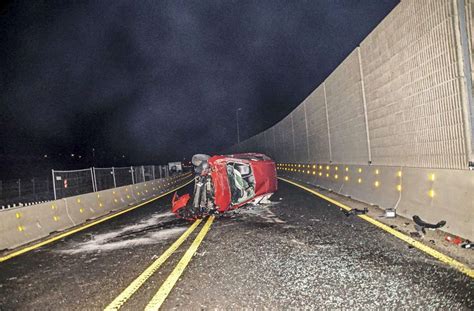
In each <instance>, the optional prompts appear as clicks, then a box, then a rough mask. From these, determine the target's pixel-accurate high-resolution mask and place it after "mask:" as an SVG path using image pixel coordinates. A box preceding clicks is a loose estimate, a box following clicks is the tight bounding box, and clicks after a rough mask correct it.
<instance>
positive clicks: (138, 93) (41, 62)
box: [0, 0, 398, 167]
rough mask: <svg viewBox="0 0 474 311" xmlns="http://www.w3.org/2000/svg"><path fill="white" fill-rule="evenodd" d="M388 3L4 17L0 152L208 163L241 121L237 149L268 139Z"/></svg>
mask: <svg viewBox="0 0 474 311" xmlns="http://www.w3.org/2000/svg"><path fill="white" fill-rule="evenodd" d="M397 2H398V1H395V0H390V1H389V0H387V1H380V0H370V1H369V0H368V1H362V0H360V1H355V0H345V1H343V0H332V1H270V0H268V1H263V0H261V1H176V0H174V1H120V0H114V1H70V2H66V1H39V0H38V1H15V2H12V3H9V4H7V5H6V6H4V7H2V8H1V9H0V14H1V15H0V83H1V84H0V101H1V107H0V115H1V116H0V121H1V126H2V133H1V134H0V139H1V147H0V148H1V150H0V152H1V153H2V155H3V156H8V157H9V158H12V156H11V155H14V154H18V155H29V156H39V157H41V156H42V154H51V155H58V154H60V153H61V154H69V153H71V152H75V153H84V154H85V155H88V154H90V150H92V148H96V149H97V150H98V154H99V155H101V156H100V157H99V161H100V163H96V164H98V165H117V164H120V163H117V161H119V162H120V161H125V162H127V163H160V162H165V161H168V160H172V159H177V158H179V157H183V156H186V157H189V156H190V155H192V154H193V153H195V152H208V153H212V152H216V151H218V150H221V149H222V148H224V147H227V146H229V145H231V144H233V143H234V142H235V140H236V127H235V109H236V108H237V107H242V108H243V110H242V111H241V113H240V116H241V134H242V137H243V138H246V137H249V136H251V135H254V134H255V133H257V132H259V131H261V130H264V129H266V128H268V127H269V126H271V125H272V124H274V123H275V122H277V121H278V120H280V119H281V118H283V117H284V116H285V115H286V114H287V113H288V112H290V111H291V110H292V109H294V107H295V106H296V105H297V104H298V103H299V102H301V101H302V100H303V99H304V98H305V97H306V96H307V95H308V94H309V93H310V92H311V91H312V90H313V89H314V88H315V87H316V86H317V85H319V84H320V83H321V82H322V81H323V80H324V79H325V78H326V77H327V75H328V74H329V73H330V72H331V71H332V70H333V69H334V68H335V67H336V66H337V65H338V64H339V63H340V62H341V61H342V60H343V59H344V58H345V57H346V56H347V55H348V53H349V52H350V51H351V50H353V49H354V48H355V47H356V46H357V45H358V43H359V42H360V41H361V40H362V39H363V38H364V37H365V36H366V35H367V34H368V33H369V32H370V30H371V29H373V27H375V25H377V24H378V22H380V20H381V19H382V18H383V17H384V16H385V15H386V14H388V12H389V11H390V10H391V9H392V8H393V7H394V6H395V5H396V3H397ZM122 155H126V158H125V160H123V158H122V157H121V156H122ZM84 159H86V160H87V161H89V160H90V157H86V156H85V157H84ZM118 159H119V160H118ZM14 164H15V163H12V164H11V165H9V167H12V166H13V167H14V166H15V165H14ZM54 164H55V165H62V166H70V165H72V164H71V163H69V162H65V161H62V160H61V158H60V157H59V156H58V157H57V161H56V162H55V163H54ZM76 164H77V165H82V166H84V165H86V164H89V163H76Z"/></svg>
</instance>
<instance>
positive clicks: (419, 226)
mask: <svg viewBox="0 0 474 311" xmlns="http://www.w3.org/2000/svg"><path fill="white" fill-rule="evenodd" d="M413 221H414V222H415V229H416V230H417V231H421V232H423V234H426V230H425V229H438V228H441V227H443V226H444V225H445V224H446V221H445V220H441V221H439V222H438V223H437V224H430V223H427V222H425V221H423V220H422V219H421V218H420V216H418V215H415V216H413Z"/></svg>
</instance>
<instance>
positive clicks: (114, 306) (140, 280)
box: [105, 216, 214, 311]
mask: <svg viewBox="0 0 474 311" xmlns="http://www.w3.org/2000/svg"><path fill="white" fill-rule="evenodd" d="M213 221H214V216H210V217H209V218H208V219H207V221H206V223H205V224H204V226H203V227H202V229H201V231H200V232H199V234H198V235H197V236H196V238H195V239H194V241H193V243H192V244H191V246H190V247H189V248H188V250H187V251H186V253H185V254H184V255H183V257H182V258H181V260H180V261H179V262H178V264H177V265H176V267H175V268H174V270H173V272H171V274H170V275H169V276H168V278H167V279H166V280H165V282H164V283H163V285H161V287H160V288H159V289H158V291H157V292H156V294H155V295H154V296H153V298H152V299H151V300H150V302H149V303H148V304H147V306H146V308H145V310H147V311H151V310H158V309H159V308H160V307H161V305H162V304H163V302H164V301H165V299H166V297H168V295H169V293H170V292H171V290H172V289H173V287H174V285H175V284H176V282H177V281H178V279H179V277H180V276H181V275H182V274H183V272H184V270H185V269H186V267H187V265H188V264H189V262H190V261H191V259H192V257H193V256H194V254H195V253H196V251H197V249H198V247H199V245H200V244H201V242H202V240H203V239H204V237H205V236H206V234H207V232H208V231H209V229H210V227H211V225H212V222H213ZM200 223H201V219H198V220H196V221H195V222H194V223H193V224H192V225H191V226H190V227H189V228H188V229H187V230H186V231H185V232H184V233H183V234H182V235H181V236H180V237H179V238H178V239H177V240H176V241H175V242H174V243H173V244H172V245H171V246H170V247H169V248H168V249H167V250H166V251H165V252H164V253H163V254H162V255H161V256H160V257H159V258H158V259H157V260H155V261H154V262H153V263H152V264H151V265H150V266H149V267H148V268H146V270H145V271H143V273H142V274H140V275H139V276H138V277H137V278H136V279H135V280H133V282H132V283H130V285H128V286H127V288H125V289H124V290H123V291H122V292H121V293H120V294H119V295H118V296H117V297H116V298H115V299H114V300H113V301H112V302H111V303H110V304H109V305H108V306H107V307H105V310H106V311H111V310H118V309H120V307H121V306H123V304H124V303H125V302H127V300H129V299H130V298H131V297H132V295H133V294H134V293H136V292H137V291H138V289H139V288H140V287H141V286H142V285H143V284H144V283H145V282H146V281H147V280H148V278H150V277H151V276H152V275H153V274H154V273H155V272H156V271H157V270H158V268H160V267H161V265H162V264H163V263H165V261H166V260H167V259H168V258H169V257H170V256H171V255H172V254H173V253H174V252H175V251H176V250H177V249H178V248H179V247H180V246H181V244H183V242H184V241H185V240H186V239H187V238H188V237H189V236H190V235H191V233H192V232H193V231H194V230H195V229H196V228H197V227H198V226H199V224H200Z"/></svg>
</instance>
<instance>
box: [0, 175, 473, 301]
mask: <svg viewBox="0 0 474 311" xmlns="http://www.w3.org/2000/svg"><path fill="white" fill-rule="evenodd" d="M184 191H186V190H181V191H180V193H184ZM188 191H191V188H190V187H188ZM169 200H170V197H169V196H168V197H166V198H164V199H159V200H157V201H155V202H153V203H151V204H149V205H146V206H144V207H141V208H139V209H137V210H134V211H131V212H129V213H127V214H125V215H122V216H119V217H117V218H114V219H111V220H109V221H107V222H105V223H102V224H99V225H97V226H94V227H92V228H90V229H88V230H84V231H81V232H79V233H77V234H75V235H72V236H70V237H68V238H65V239H63V240H62V241H60V242H57V243H53V244H50V245H48V246H46V247H43V248H40V249H37V250H36V251H33V252H30V253H27V254H24V255H22V256H19V257H16V258H13V259H11V260H8V261H6V262H3V263H0V309H1V310H12V309H16V310H26V309H28V310H31V309H35V310H52V309H54V310H60V309H65V310H66V309H67V310H84V309H88V310H100V309H103V308H104V307H105V306H106V305H107V304H108V303H110V302H111V301H112V300H113V299H114V298H115V297H116V296H117V295H118V294H120V292H121V291H122V290H123V289H124V288H125V287H126V286H128V285H129V284H130V282H131V281H133V280H134V279H135V278H136V277H137V276H138V275H139V274H140V273H142V272H143V271H144V270H145V269H146V268H147V267H148V266H149V265H150V264H151V263H152V262H153V261H154V260H155V259H156V258H157V257H158V256H160V255H161V253H163V252H164V251H165V250H166V249H167V248H168V247H169V245H170V244H171V243H172V242H173V241H174V240H176V239H177V238H178V237H179V236H180V235H181V233H182V232H183V231H184V230H185V229H186V228H187V227H188V226H189V224H188V223H187V222H185V221H182V220H176V219H175V218H174V217H173V216H172V215H170V213H169V212H168V211H169V208H170V205H169ZM272 201H273V203H272V204H270V205H266V206H259V207H253V208H249V209H243V210H239V211H238V212H237V213H232V214H226V215H225V216H222V217H219V218H216V220H215V221H214V223H213V225H212V228H211V230H210V231H209V233H208V234H207V236H206V237H205V239H204V241H203V242H202V244H201V246H200V247H199V249H198V252H197V253H196V255H195V257H194V258H193V260H192V261H191V263H190V264H189V266H188V267H187V269H186V271H185V272H184V274H183V275H182V277H181V279H180V281H179V282H178V283H177V285H176V287H175V288H174V289H173V291H172V292H171V294H170V295H169V297H168V299H167V300H166V301H165V303H164V305H163V309H165V310H166V309H180V310H189V309H192V310H201V309H237V310H240V309H289V308H290V309H335V308H338V309H443V310H445V309H450V310H464V309H465V310H469V309H471V310H472V309H474V281H473V280H472V279H470V278H469V277H468V276H465V275H464V274H462V273H460V272H458V271H457V270H454V269H453V268H450V267H448V266H446V265H444V264H442V263H440V262H438V261H436V260H435V259H433V258H432V257H430V256H428V255H426V254H424V253H422V252H420V251H418V250H417V249H414V248H410V247H409V246H408V244H406V243H404V242H402V241H400V240H398V239H397V238H395V237H393V236H391V235H389V234H387V233H385V232H384V231H382V230H380V229H378V228H376V227H375V226H373V225H371V224H369V223H367V222H365V221H364V220H362V219H360V218H358V217H346V216H345V215H344V214H343V213H342V212H341V211H339V208H337V207H335V206H333V205H332V204H329V203H328V202H326V201H323V200H321V199H319V198H317V197H315V196H313V195H311V194H309V193H307V192H304V191H302V190H300V189H298V188H296V187H294V186H291V185H288V184H286V183H284V182H280V190H279V191H278V193H276V194H275V195H274V196H273V197H272ZM201 226H202V225H201ZM199 229H200V228H198V229H197V230H196V231H195V232H194V233H193V235H192V236H191V237H190V238H188V240H187V241H186V242H185V243H184V244H183V245H182V246H181V248H180V249H179V250H178V251H177V252H176V253H175V254H174V255H173V256H172V257H171V258H170V259H169V261H168V262H167V263H166V264H165V265H164V266H163V267H162V268H160V269H159V270H158V271H157V272H156V273H155V275H153V276H152V277H151V278H150V279H149V280H148V281H147V282H146V283H145V285H144V286H143V287H142V288H141V289H140V290H139V291H138V292H137V293H136V294H135V295H134V296H133V297H132V298H131V299H130V300H129V301H128V302H127V303H126V304H125V305H124V307H123V308H124V309H125V310H136V309H143V308H144V307H145V305H146V304H147V303H148V301H149V300H150V299H151V297H152V296H153V295H154V293H155V292H156V290H157V289H158V288H159V287H160V285H161V283H162V282H163V280H164V279H165V278H166V277H167V275H168V274H169V273H170V271H171V270H172V269H173V268H174V266H175V265H176V263H177V262H178V260H179V259H180V257H181V256H182V254H183V253H184V251H186V249H187V248H188V247H189V245H190V243H191V242H192V240H193V238H194V236H195V235H196V234H197V232H198V231H199Z"/></svg>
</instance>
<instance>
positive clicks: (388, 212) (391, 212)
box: [385, 208, 397, 218]
mask: <svg viewBox="0 0 474 311" xmlns="http://www.w3.org/2000/svg"><path fill="white" fill-rule="evenodd" d="M396 216H397V212H396V211H395V209H393V208H387V209H386V210H385V217H386V218H395V217H396Z"/></svg>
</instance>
